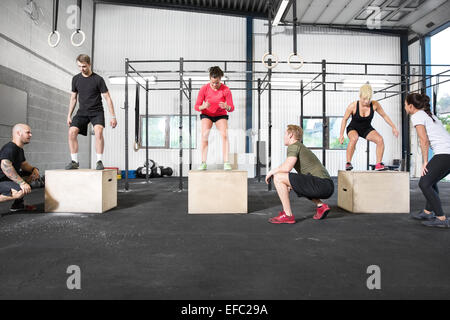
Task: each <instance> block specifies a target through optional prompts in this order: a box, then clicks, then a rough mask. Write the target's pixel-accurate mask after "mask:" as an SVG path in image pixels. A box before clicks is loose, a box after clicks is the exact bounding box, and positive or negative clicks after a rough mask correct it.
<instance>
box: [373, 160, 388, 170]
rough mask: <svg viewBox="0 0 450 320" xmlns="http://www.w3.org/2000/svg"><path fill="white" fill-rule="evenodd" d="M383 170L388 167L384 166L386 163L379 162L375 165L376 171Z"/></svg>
mask: <svg viewBox="0 0 450 320" xmlns="http://www.w3.org/2000/svg"><path fill="white" fill-rule="evenodd" d="M383 170H386V168H385V167H384V163H383V162H380V163H377V164H376V165H375V171H383Z"/></svg>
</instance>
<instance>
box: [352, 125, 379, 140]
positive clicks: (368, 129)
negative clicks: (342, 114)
mask: <svg viewBox="0 0 450 320" xmlns="http://www.w3.org/2000/svg"><path fill="white" fill-rule="evenodd" d="M352 130H355V131H356V132H357V133H358V135H359V136H360V137H361V138H364V139H366V137H367V135H368V134H369V133H370V132H371V131H373V130H375V128H374V127H372V126H369V127H353V126H348V127H347V136H348V133H349V132H350V131H352Z"/></svg>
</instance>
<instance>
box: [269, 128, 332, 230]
mask: <svg viewBox="0 0 450 320" xmlns="http://www.w3.org/2000/svg"><path fill="white" fill-rule="evenodd" d="M302 138H303V129H302V128H300V127H299V126H296V125H288V127H287V130H286V133H285V135H284V144H285V145H286V146H288V149H287V159H286V161H285V162H284V163H283V164H282V165H281V166H279V167H278V168H276V169H273V170H270V171H269V173H267V176H266V183H269V182H270V179H271V178H272V177H273V181H274V184H275V188H276V189H277V192H278V196H279V197H280V200H281V204H282V205H283V210H282V211H281V212H280V213H279V214H278V216H277V217H273V218H271V219H269V222H270V223H277V224H279V223H290V224H292V223H295V217H294V215H293V214H292V210H291V203H290V201H289V192H290V191H291V189H293V190H294V191H295V193H296V194H297V195H298V196H299V197H306V198H308V199H309V200H311V201H312V202H314V203H315V204H316V205H317V210H316V214H315V215H314V219H315V220H320V219H325V218H326V216H327V214H328V213H329V212H330V207H328V205H327V204H325V203H323V202H322V201H321V200H320V199H328V198H329V197H331V196H332V195H333V192H334V183H333V180H331V178H330V175H329V173H328V171H327V169H325V167H324V166H323V165H322V163H321V162H320V161H319V159H317V157H316V155H315V154H314V153H312V151H311V150H309V149H308V148H307V147H305V145H304V144H303V143H301V142H300V141H301V140H302ZM293 168H295V170H296V171H297V173H293V172H291V170H292V169H293Z"/></svg>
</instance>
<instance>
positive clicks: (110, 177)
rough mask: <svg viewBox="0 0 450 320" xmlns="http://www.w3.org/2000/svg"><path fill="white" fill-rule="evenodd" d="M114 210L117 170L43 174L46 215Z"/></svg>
mask: <svg viewBox="0 0 450 320" xmlns="http://www.w3.org/2000/svg"><path fill="white" fill-rule="evenodd" d="M114 207H117V171H116V170H88V169H78V170H47V171H45V212H83V213H103V212H105V211H108V210H109V209H112V208H114Z"/></svg>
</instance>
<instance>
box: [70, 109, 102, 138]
mask: <svg viewBox="0 0 450 320" xmlns="http://www.w3.org/2000/svg"><path fill="white" fill-rule="evenodd" d="M89 122H90V123H92V126H95V125H98V124H99V125H101V126H102V127H103V128H104V127H105V113H104V112H103V111H99V112H94V113H91V114H89V115H84V114H82V115H80V114H78V113H77V114H76V115H75V117H73V119H72V124H71V125H70V126H71V127H76V128H78V129H79V130H80V134H82V135H83V136H87V128H88V124H89Z"/></svg>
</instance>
